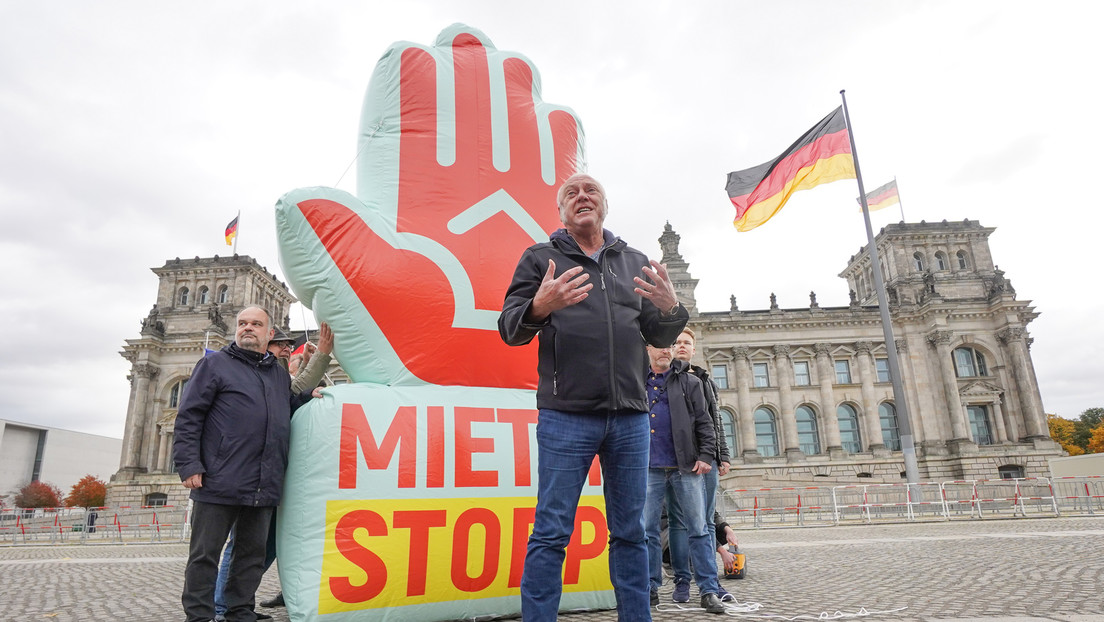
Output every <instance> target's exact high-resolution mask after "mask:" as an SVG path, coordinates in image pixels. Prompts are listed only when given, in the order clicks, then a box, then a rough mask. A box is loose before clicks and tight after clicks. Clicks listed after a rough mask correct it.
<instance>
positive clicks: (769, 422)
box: [755, 406, 778, 456]
mask: <svg viewBox="0 0 1104 622" xmlns="http://www.w3.org/2000/svg"><path fill="white" fill-rule="evenodd" d="M755 447H756V449H758V450H759V455H761V456H777V455H778V428H777V427H776V426H775V424H774V413H773V412H771V409H769V408H766V407H764V406H760V407H759V408H756V409H755Z"/></svg>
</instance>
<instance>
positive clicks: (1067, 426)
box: [1047, 414, 1085, 456]
mask: <svg viewBox="0 0 1104 622" xmlns="http://www.w3.org/2000/svg"><path fill="white" fill-rule="evenodd" d="M1077 423H1078V422H1076V421H1071V420H1069V419H1063V418H1062V417H1059V416H1058V415H1050V414H1048V415H1047V429H1049V430H1050V438H1052V439H1054V440H1055V441H1057V442H1058V444H1059V445H1061V446H1062V449H1064V450H1065V451H1066V453H1068V454H1069V455H1071V456H1080V455H1081V454H1083V453H1085V450H1084V449H1083V448H1081V446H1080V445H1078V444H1076V443H1075V442H1074V440H1073V437H1074V435H1075V434H1076V432H1077Z"/></svg>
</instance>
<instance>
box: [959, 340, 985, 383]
mask: <svg viewBox="0 0 1104 622" xmlns="http://www.w3.org/2000/svg"><path fill="white" fill-rule="evenodd" d="M954 366H955V375H957V376H958V377H959V378H973V377H974V376H988V375H989V369H988V368H987V367H986V366H985V355H983V354H982V353H981V352H978V351H977V350H975V349H973V348H970V347H966V346H963V347H961V348H955V351H954Z"/></svg>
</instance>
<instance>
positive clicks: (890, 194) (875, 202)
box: [855, 179, 901, 212]
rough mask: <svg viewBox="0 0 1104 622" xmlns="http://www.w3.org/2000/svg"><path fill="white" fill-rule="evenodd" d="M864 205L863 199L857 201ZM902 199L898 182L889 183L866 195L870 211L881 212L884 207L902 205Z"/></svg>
mask: <svg viewBox="0 0 1104 622" xmlns="http://www.w3.org/2000/svg"><path fill="white" fill-rule="evenodd" d="M855 200H856V201H858V202H859V205H860V206H861V205H862V198H861V197H860V198H858V199H855ZM900 202H901V197H899V196H897V180H896V179H894V180H893V181H891V182H889V183H888V184H886V185H884V186H881V187H879V188H877V189H875V190H874V191H873V192H867V193H866V206H867V208H869V209H870V211H872V212H873V211H874V210H880V209H882V208H883V207H889V206H890V205H893V204H894V203H900Z"/></svg>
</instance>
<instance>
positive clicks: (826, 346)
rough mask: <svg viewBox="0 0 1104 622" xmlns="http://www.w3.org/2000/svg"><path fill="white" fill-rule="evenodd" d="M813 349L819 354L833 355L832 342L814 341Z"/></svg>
mask: <svg viewBox="0 0 1104 622" xmlns="http://www.w3.org/2000/svg"><path fill="white" fill-rule="evenodd" d="M813 351H814V352H816V353H817V354H823V355H825V356H831V355H832V344H830V343H814V344H813Z"/></svg>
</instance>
